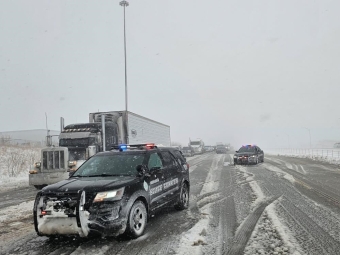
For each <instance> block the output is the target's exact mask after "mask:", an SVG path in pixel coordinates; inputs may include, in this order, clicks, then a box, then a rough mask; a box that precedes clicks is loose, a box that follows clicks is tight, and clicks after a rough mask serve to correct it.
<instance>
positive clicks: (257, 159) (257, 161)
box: [255, 157, 259, 165]
mask: <svg viewBox="0 0 340 255" xmlns="http://www.w3.org/2000/svg"><path fill="white" fill-rule="evenodd" d="M258 163H259V157H256V162H255V165H257V164H258Z"/></svg>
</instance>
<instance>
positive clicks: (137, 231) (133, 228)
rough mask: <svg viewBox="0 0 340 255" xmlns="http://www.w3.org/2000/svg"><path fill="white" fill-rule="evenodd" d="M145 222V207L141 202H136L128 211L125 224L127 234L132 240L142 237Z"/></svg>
mask: <svg viewBox="0 0 340 255" xmlns="http://www.w3.org/2000/svg"><path fill="white" fill-rule="evenodd" d="M146 222H147V212H146V207H145V205H144V203H143V202H142V201H136V202H135V203H134V204H133V206H132V207H131V210H130V214H129V218H128V222H127V234H128V235H129V236H131V237H133V238H137V237H139V236H141V235H143V233H144V230H145V227H146Z"/></svg>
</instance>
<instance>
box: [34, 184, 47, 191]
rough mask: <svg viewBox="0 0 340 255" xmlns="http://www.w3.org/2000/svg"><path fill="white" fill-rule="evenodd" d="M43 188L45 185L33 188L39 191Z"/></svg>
mask: <svg viewBox="0 0 340 255" xmlns="http://www.w3.org/2000/svg"><path fill="white" fill-rule="evenodd" d="M45 186H46V185H34V188H36V189H37V190H41V189H42V188H43V187H45Z"/></svg>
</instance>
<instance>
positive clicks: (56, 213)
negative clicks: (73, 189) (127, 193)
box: [33, 192, 127, 237]
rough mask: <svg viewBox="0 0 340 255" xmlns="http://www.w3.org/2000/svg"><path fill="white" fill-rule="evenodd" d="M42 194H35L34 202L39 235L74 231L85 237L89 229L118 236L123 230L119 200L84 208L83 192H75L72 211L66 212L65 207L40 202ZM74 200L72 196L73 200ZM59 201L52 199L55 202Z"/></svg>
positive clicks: (123, 224) (42, 197)
mask: <svg viewBox="0 0 340 255" xmlns="http://www.w3.org/2000/svg"><path fill="white" fill-rule="evenodd" d="M45 201H46V196H44V195H41V192H39V193H38V194H37V197H36V200H35V204H34V210H33V212H34V226H35V230H36V232H37V234H38V235H39V236H53V235H78V236H80V237H87V236H88V235H89V234H90V233H95V234H100V235H102V236H118V235H121V234H123V233H124V232H125V230H126V226H127V217H126V215H125V213H123V212H122V210H121V208H122V204H121V201H117V202H114V203H111V204H102V205H97V206H90V208H89V209H88V210H86V209H85V208H84V205H85V203H86V200H85V192H79V193H78V197H77V205H76V207H73V209H74V211H73V212H74V213H73V214H71V215H68V214H66V213H65V210H60V209H59V210H58V209H57V210H54V209H55V208H54V205H53V206H52V207H49V210H48V212H49V213H46V214H45V213H43V211H45V212H46V210H47V209H46V208H48V204H47V206H46V204H44V203H45ZM73 201H75V200H73ZM56 202H59V201H52V204H53V203H56Z"/></svg>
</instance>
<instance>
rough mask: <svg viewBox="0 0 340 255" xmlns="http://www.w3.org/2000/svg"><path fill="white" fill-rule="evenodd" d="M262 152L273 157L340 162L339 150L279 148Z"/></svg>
mask: <svg viewBox="0 0 340 255" xmlns="http://www.w3.org/2000/svg"><path fill="white" fill-rule="evenodd" d="M264 152H265V153H268V154H274V155H285V156H300V157H310V158H320V159H328V160H332V161H340V149H298V148H279V149H266V150H264Z"/></svg>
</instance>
